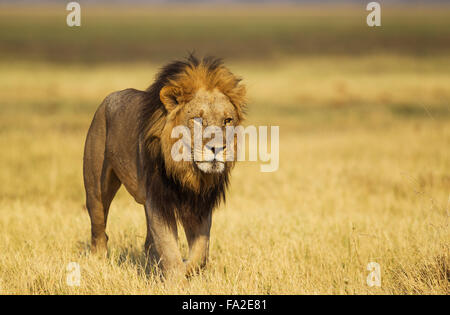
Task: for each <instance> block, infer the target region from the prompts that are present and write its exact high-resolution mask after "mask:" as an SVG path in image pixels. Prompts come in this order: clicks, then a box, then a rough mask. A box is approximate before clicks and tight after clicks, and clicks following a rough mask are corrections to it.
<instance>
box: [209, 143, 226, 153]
mask: <svg viewBox="0 0 450 315" xmlns="http://www.w3.org/2000/svg"><path fill="white" fill-rule="evenodd" d="M225 147H226V146H225V145H224V146H221V147H215V146H213V147H210V146H208V145H207V146H206V148H207V149H208V150H211V151H212V153H213V154H214V155H217V154H218V153H220V152H221V151H223V150H225Z"/></svg>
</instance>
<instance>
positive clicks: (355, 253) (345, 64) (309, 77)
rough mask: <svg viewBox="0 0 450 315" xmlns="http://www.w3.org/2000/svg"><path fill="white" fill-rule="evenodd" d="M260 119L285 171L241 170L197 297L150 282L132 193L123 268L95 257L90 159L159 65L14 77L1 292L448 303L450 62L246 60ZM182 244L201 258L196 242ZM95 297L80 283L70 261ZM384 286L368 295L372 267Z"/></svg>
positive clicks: (125, 215)
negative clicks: (95, 129) (132, 92)
mask: <svg viewBox="0 0 450 315" xmlns="http://www.w3.org/2000/svg"><path fill="white" fill-rule="evenodd" d="M231 68H232V69H233V70H235V71H236V72H238V73H239V74H242V75H243V76H244V77H245V81H246V82H247V84H248V86H249V92H250V99H251V103H250V111H249V117H248V123H251V124H257V123H258V124H260V123H261V124H262V123H268V124H272V125H279V126H280V137H281V139H280V169H279V170H278V171H277V172H274V173H260V172H259V166H258V164H255V163H249V162H243V163H240V164H238V166H237V167H236V169H235V171H234V173H233V178H232V185H231V190H230V192H229V195H228V201H227V204H226V205H222V206H221V207H220V209H218V211H217V212H216V214H215V216H214V222H213V230H212V244H211V250H210V262H209V265H208V267H207V269H206V270H205V271H204V272H203V273H202V274H201V275H198V276H196V277H193V278H191V279H190V280H189V283H188V284H187V285H185V286H175V285H171V284H167V283H163V282H161V281H160V280H159V279H158V278H157V277H155V276H153V275H152V274H148V273H147V272H146V263H145V257H144V256H143V250H142V247H143V242H144V237H145V216H144V211H143V209H142V208H141V207H140V206H138V205H136V204H135V203H134V201H133V200H132V199H131V197H130V196H128V195H127V193H126V192H125V191H124V190H123V189H122V190H121V191H120V192H119V194H118V196H117V197H116V199H115V201H114V202H113V204H112V208H111V215H110V221H109V223H108V234H109V236H110V242H109V249H110V255H109V258H108V259H107V260H105V261H98V260H96V259H94V258H92V257H90V256H89V237H90V231H89V227H90V224H89V218H88V215H87V213H86V210H85V209H84V192H83V186H82V172H81V165H82V151H83V143H84V137H85V134H86V132H87V128H88V125H89V123H90V119H91V117H92V114H93V113H94V111H95V108H96V106H97V105H98V104H99V103H100V102H101V100H102V98H103V97H104V96H105V95H106V94H108V93H109V92H111V91H113V90H117V89H122V88H127V87H135V88H141V89H143V88H145V87H146V86H147V85H148V84H149V83H150V82H151V79H152V77H153V74H154V73H155V70H156V67H155V65H151V64H135V65H118V64H112V65H103V66H98V67H87V66H73V65H72V66H65V65H60V66H57V65H50V64H42V63H8V64H6V63H2V64H1V65H0V72H1V73H2V76H1V77H0V99H1V100H2V101H1V102H2V104H1V105H0V147H1V148H2V150H0V165H1V168H0V293H3V294H17V293H22V294H71V293H73V294H102V293H105V294H112V293H115V294H139V293H142V294H176V293H188V294H203V293H204V294H210V293H215V294H256V293H260V294H299V293H300V294H302V293H306V294H319V293H324V294H432V293H435V294H448V293H450V290H449V273H450V271H449V269H450V267H449V266H450V262H449V259H450V258H449V240H450V233H449V229H448V223H449V222H448V220H449V215H450V200H449V197H450V157H449V144H450V123H449V122H450V121H449V120H450V108H449V107H448V106H449V105H448V104H449V100H450V76H449V70H450V61H449V59H448V58H447V59H445V58H438V57H433V58H425V57H424V58H404V57H396V56H378V57H358V58H356V57H353V58H349V57H328V58H325V57H323V58H306V57H305V58H299V59H294V60H281V61H279V62H277V63H275V62H271V63H264V64H262V63H258V62H255V63H235V64H232V65H231ZM181 246H182V248H183V251H184V252H186V242H185V240H184V239H183V238H182V241H181ZM72 261H73V262H78V263H79V264H80V266H81V272H82V280H81V286H80V287H69V286H67V284H66V266H67V264H68V263H69V262H72ZM372 261H374V262H377V263H379V264H380V266H381V271H382V278H381V280H382V286H381V287H380V288H370V287H368V286H367V284H366V277H367V275H368V273H369V272H368V271H367V270H366V266H367V264H368V263H369V262H372Z"/></svg>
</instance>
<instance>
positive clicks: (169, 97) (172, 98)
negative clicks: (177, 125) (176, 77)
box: [159, 86, 180, 112]
mask: <svg viewBox="0 0 450 315" xmlns="http://www.w3.org/2000/svg"><path fill="white" fill-rule="evenodd" d="M179 96H180V92H179V90H178V89H177V88H176V87H173V86H165V87H163V88H162V89H161V91H160V92H159V98H160V99H161V102H162V103H163V104H164V107H165V108H166V109H167V111H168V112H171V111H172V110H174V109H175V107H177V105H178V100H177V99H178V97H179Z"/></svg>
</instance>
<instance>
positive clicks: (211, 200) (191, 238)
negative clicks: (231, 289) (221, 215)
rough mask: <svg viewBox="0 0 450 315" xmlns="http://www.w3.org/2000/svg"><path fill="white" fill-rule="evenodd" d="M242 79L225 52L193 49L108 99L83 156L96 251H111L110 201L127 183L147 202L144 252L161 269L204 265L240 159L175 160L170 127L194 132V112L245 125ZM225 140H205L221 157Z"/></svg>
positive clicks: (209, 122) (222, 123)
mask: <svg viewBox="0 0 450 315" xmlns="http://www.w3.org/2000/svg"><path fill="white" fill-rule="evenodd" d="M241 81H242V79H241V78H240V77H237V76H235V75H234V74H233V73H232V72H230V70H229V69H228V68H227V67H225V66H224V64H223V62H222V60H221V59H218V58H214V57H206V58H201V59H199V58H196V57H195V56H193V55H190V56H189V57H187V58H186V59H184V60H181V61H175V62H172V63H170V64H168V65H166V66H165V67H163V68H162V69H161V71H160V72H159V73H158V74H157V76H156V80H155V81H154V83H153V84H152V85H151V86H150V87H149V88H148V89H147V90H145V91H139V90H135V89H126V90H122V91H118V92H114V93H112V94H110V95H108V96H107V97H106V98H105V99H104V101H103V102H102V103H101V105H100V106H99V107H98V109H97V111H96V113H95V115H94V118H93V120H92V123H91V125H90V128H89V131H88V134H87V138H86V143H85V150H84V159H83V175H84V186H85V190H86V207H87V209H88V212H89V216H90V219H91V237H92V240H91V242H92V245H91V251H92V252H93V253H94V254H97V255H106V253H107V241H108V236H107V235H106V233H105V229H106V224H107V219H108V212H109V207H110V204H111V202H112V200H113V198H114V196H115V194H116V192H117V190H118V189H119V187H120V186H121V184H123V185H124V186H125V188H126V190H127V191H128V192H129V193H130V194H131V196H133V197H134V199H135V200H136V202H137V203H139V204H142V205H144V209H145V214H146V221H147V237H146V241H145V252H146V254H147V255H148V256H149V257H150V258H151V259H152V260H153V261H154V262H156V263H157V264H158V266H159V267H161V269H162V272H163V275H168V274H178V275H179V274H182V275H184V276H186V275H189V274H192V273H194V272H195V271H197V270H199V269H200V268H203V267H204V266H205V265H206V263H207V259H208V252H209V239H210V229H211V222H212V214H213V210H214V209H215V208H217V206H218V204H219V203H220V202H221V201H225V193H226V189H227V186H228V184H229V176H230V171H231V169H232V168H233V166H234V161H229V160H228V159H227V160H226V161H223V160H219V159H216V158H214V159H212V160H207V161H203V160H195V159H192V160H190V161H189V160H188V161H185V160H182V161H175V160H174V159H173V157H172V155H171V148H172V146H173V144H174V143H175V141H177V139H176V138H172V137H171V133H172V129H173V128H174V127H175V126H178V125H182V126H186V127H188V128H189V130H191V135H193V134H194V133H193V132H192V131H193V128H194V127H193V125H194V122H195V119H196V118H201V119H202V120H201V121H202V123H203V125H204V126H219V127H221V128H225V127H227V126H237V125H239V124H240V123H241V121H242V120H243V119H244V114H245V106H246V97H245V95H246V89H245V85H244V84H243V83H242V82H241ZM224 143H225V142H221V143H220V144H218V145H214V146H213V147H208V146H205V147H204V148H205V150H209V153H212V154H213V156H214V157H215V154H217V153H218V152H222V153H223V152H224V151H226V150H227V149H228V148H226V145H224ZM190 153H191V154H193V152H190ZM177 222H180V223H181V225H182V226H183V229H184V230H185V234H186V238H187V241H188V245H189V254H188V258H187V259H186V260H183V258H182V255H181V253H180V250H179V248H178V244H177V242H178V239H177V238H178V232H177Z"/></svg>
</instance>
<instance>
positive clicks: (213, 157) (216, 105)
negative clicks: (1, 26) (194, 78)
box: [178, 89, 238, 174]
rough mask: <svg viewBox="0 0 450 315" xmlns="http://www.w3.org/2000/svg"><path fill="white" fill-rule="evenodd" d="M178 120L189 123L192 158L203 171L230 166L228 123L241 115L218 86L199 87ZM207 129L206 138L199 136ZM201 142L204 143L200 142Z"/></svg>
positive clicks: (217, 170) (211, 171) (195, 165)
mask: <svg viewBox="0 0 450 315" xmlns="http://www.w3.org/2000/svg"><path fill="white" fill-rule="evenodd" d="M179 115H180V117H179V119H178V122H179V123H180V122H181V123H182V125H184V126H187V127H188V128H189V130H190V134H191V146H190V147H191V158H192V161H193V163H194V167H195V168H196V169H198V170H199V171H201V172H203V173H209V174H211V173H222V172H224V171H225V169H226V165H225V163H226V157H227V152H228V148H227V139H226V127H227V126H233V125H234V124H235V123H237V122H238V115H237V112H236V109H235V107H234V106H233V104H231V102H230V100H229V99H228V98H227V97H226V96H225V95H224V94H222V93H221V92H219V91H218V90H213V91H205V90H204V89H202V90H199V91H197V93H196V94H195V96H194V98H193V99H192V100H191V101H190V102H189V103H187V104H185V105H184V110H183V111H182V112H181V113H180V114H179ZM199 132H202V133H203V137H202V139H200V137H199V138H198V144H197V145H196V144H195V137H198V135H199ZM200 144H201V145H200Z"/></svg>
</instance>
